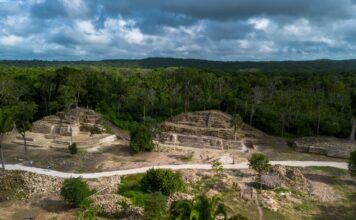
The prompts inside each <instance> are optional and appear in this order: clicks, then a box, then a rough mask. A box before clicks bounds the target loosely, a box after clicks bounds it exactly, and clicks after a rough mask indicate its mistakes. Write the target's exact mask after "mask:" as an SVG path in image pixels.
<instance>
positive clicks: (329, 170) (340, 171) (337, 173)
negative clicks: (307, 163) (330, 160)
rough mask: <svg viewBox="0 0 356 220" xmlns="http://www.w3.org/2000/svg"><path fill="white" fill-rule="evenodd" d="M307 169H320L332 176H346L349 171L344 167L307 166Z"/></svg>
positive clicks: (319, 170)
mask: <svg viewBox="0 0 356 220" xmlns="http://www.w3.org/2000/svg"><path fill="white" fill-rule="evenodd" d="M304 170H305V171H318V172H321V173H323V174H327V175H330V176H346V175H348V174H349V173H348V171H347V170H344V169H339V168H335V167H306V168H304Z"/></svg>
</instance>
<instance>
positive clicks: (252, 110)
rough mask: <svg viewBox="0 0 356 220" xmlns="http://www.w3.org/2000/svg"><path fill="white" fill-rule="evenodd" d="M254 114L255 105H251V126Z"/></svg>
mask: <svg viewBox="0 0 356 220" xmlns="http://www.w3.org/2000/svg"><path fill="white" fill-rule="evenodd" d="M254 114H255V107H254V106H252V107H251V114H250V126H252V121H253V116H254Z"/></svg>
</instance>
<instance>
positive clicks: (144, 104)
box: [143, 103, 146, 122]
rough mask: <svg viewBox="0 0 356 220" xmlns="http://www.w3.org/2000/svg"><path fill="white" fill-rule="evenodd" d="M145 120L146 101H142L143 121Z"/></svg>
mask: <svg viewBox="0 0 356 220" xmlns="http://www.w3.org/2000/svg"><path fill="white" fill-rule="evenodd" d="M145 121H146V103H143V122H145Z"/></svg>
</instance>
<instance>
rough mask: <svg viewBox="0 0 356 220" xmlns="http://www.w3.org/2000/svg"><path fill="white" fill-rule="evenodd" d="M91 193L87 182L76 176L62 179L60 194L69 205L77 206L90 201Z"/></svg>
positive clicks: (83, 205) (85, 204)
mask: <svg viewBox="0 0 356 220" xmlns="http://www.w3.org/2000/svg"><path fill="white" fill-rule="evenodd" d="M93 193H94V192H93V191H91V190H90V189H89V186H88V184H87V183H86V182H85V181H83V180H82V179H81V178H80V177H78V178H69V179H66V180H64V182H63V186H62V188H61V192H60V195H61V197H62V198H63V200H64V201H66V202H67V203H69V204H70V205H71V206H73V207H76V208H79V207H85V206H87V205H88V203H90V200H89V196H91V195H92V194H93Z"/></svg>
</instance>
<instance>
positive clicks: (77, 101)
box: [76, 91, 80, 108]
mask: <svg viewBox="0 0 356 220" xmlns="http://www.w3.org/2000/svg"><path fill="white" fill-rule="evenodd" d="M79 96H80V94H79V91H78V93H77V100H76V107H77V108H78V105H79Z"/></svg>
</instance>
